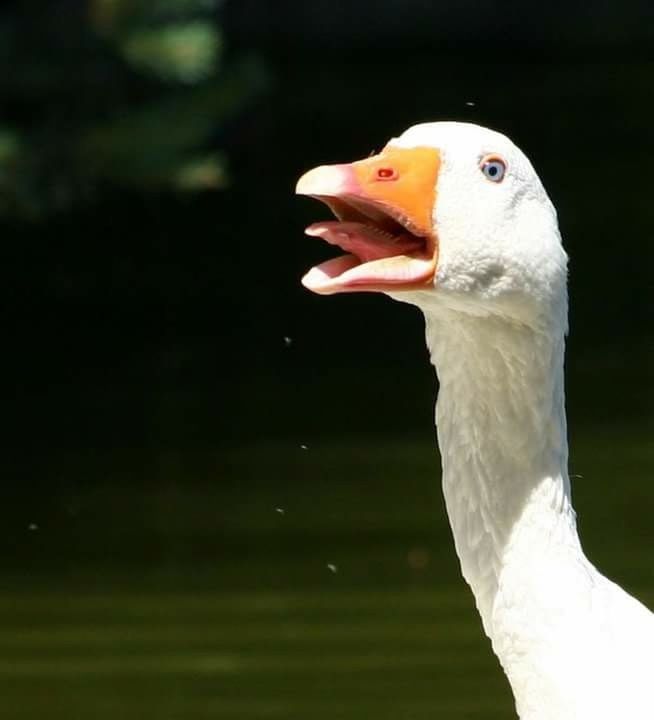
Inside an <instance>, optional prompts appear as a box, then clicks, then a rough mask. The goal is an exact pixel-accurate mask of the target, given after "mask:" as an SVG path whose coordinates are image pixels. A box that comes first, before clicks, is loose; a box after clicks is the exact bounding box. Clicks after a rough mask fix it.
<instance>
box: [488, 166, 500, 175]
mask: <svg viewBox="0 0 654 720" xmlns="http://www.w3.org/2000/svg"><path fill="white" fill-rule="evenodd" d="M499 171H500V169H499V168H498V167H497V165H489V166H488V174H489V175H490V176H491V177H495V176H496V175H497V173H498V172H499Z"/></svg>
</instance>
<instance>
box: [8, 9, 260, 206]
mask: <svg viewBox="0 0 654 720" xmlns="http://www.w3.org/2000/svg"><path fill="white" fill-rule="evenodd" d="M29 5H30V4H29V3H26V4H24V5H20V6H16V7H14V8H13V9H12V10H10V11H7V12H5V13H4V15H3V16H2V17H0V59H1V60H2V61H4V64H5V67H10V68H12V72H11V73H7V74H5V77H4V78H3V79H2V80H0V104H1V106H2V108H3V112H2V115H0V214H2V215H5V216H7V215H9V216H18V217H27V218H38V217H43V216H47V215H48V214H50V213H51V212H52V211H55V210H59V209H62V208H66V207H70V206H72V205H77V204H80V203H83V202H88V201H89V200H90V199H92V198H93V197H94V196H95V195H96V194H97V192H98V190H99V189H100V188H102V187H103V186H107V185H112V186H121V187H128V188H130V189H134V190H137V191H141V192H149V191H161V190H169V191H181V192H193V191H199V190H206V189H216V188H220V187H222V186H223V185H224V184H225V182H226V171H225V159H224V156H223V154H222V153H221V152H220V148H219V147H218V134H219V131H220V129H221V127H222V126H223V125H224V124H225V122H226V121H228V120H229V119H230V118H232V117H233V116H234V114H235V113H236V112H238V111H239V109H241V108H242V106H243V105H244V103H246V102H247V101H248V100H250V99H251V98H252V97H253V96H255V95H256V94H257V93H259V92H260V91H261V90H262V89H263V88H264V87H265V85H266V74H265V70H264V68H263V65H262V63H261V62H260V61H259V60H257V58H254V57H243V56H239V57H234V58H229V60H226V59H225V56H224V43H223V38H222V34H221V32H220V29H219V27H218V24H217V12H218V6H219V2H218V1H217V0H147V1H146V0H85V1H84V2H79V3H75V4H72V5H71V4H68V5H67V6H66V8H65V10H64V8H63V7H61V6H60V5H59V4H57V3H53V4H52V5H51V6H50V7H49V8H47V9H45V10H43V11H41V10H39V12H35V11H34V8H31V7H30V6H29Z"/></svg>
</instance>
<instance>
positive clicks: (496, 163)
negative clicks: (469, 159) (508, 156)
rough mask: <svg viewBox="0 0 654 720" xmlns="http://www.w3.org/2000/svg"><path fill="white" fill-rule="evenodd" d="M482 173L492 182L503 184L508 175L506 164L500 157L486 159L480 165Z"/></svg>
mask: <svg viewBox="0 0 654 720" xmlns="http://www.w3.org/2000/svg"><path fill="white" fill-rule="evenodd" d="M479 167H480V169H481V171H482V172H483V173H484V175H485V176H486V177H487V178H488V180H490V181H491V182H494V183H498V182H502V179H503V178H504V174H505V173H506V163H505V162H504V160H502V158H499V157H485V158H484V159H483V160H482V161H481V164H480V165H479Z"/></svg>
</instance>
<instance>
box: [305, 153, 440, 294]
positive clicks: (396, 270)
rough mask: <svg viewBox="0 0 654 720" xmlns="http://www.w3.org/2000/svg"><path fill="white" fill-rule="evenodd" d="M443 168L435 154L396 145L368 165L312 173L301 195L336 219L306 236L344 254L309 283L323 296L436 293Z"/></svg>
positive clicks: (366, 162)
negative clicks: (439, 191)
mask: <svg viewBox="0 0 654 720" xmlns="http://www.w3.org/2000/svg"><path fill="white" fill-rule="evenodd" d="M439 169H440V154H439V152H438V150H436V149H435V148H428V147H415V148H398V147H393V146H391V145H389V146H387V147H386V148H385V149H384V150H383V151H382V152H381V153H380V154H379V155H374V156H372V157H369V158H367V159H365V160H359V161H357V162H354V163H351V164H346V165H323V166H321V167H317V168H314V169H313V170H309V172H307V173H305V174H304V175H303V176H302V177H301V178H300V179H299V181H298V183H297V187H296V192H297V193H298V194H300V195H309V196H310V197H314V198H316V199H318V200H321V201H322V202H323V203H325V204H326V205H327V206H328V207H329V208H330V209H331V211H332V212H333V213H334V215H335V216H336V218H337V219H336V220H331V221H326V222H319V223H314V224H313V225H310V226H309V227H308V228H307V229H306V231H305V232H306V234H307V235H311V236H313V237H319V238H322V239H323V240H325V241H326V242H328V243H329V244H330V245H336V246H338V247H340V248H341V249H342V250H344V251H345V254H344V255H340V256H339V257H336V258H333V259H331V260H328V261H327V262H324V263H321V264H320V265H317V266H316V267H313V268H311V270H309V272H308V273H307V274H306V275H305V276H304V277H303V278H302V284H303V285H304V286H305V287H306V288H308V289H309V290H312V291H313V292H316V293H319V294H321V295H331V294H333V293H339V292H363V291H376V292H385V291H394V292H397V291H400V290H417V289H424V288H427V287H430V286H432V285H433V283H434V276H435V273H436V264H437V261H438V239H437V236H436V232H435V229H434V220H433V218H434V210H435V205H436V185H437V179H438V171H439Z"/></svg>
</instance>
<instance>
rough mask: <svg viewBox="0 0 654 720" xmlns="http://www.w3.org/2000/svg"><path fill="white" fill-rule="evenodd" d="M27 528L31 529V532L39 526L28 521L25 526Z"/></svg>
mask: <svg viewBox="0 0 654 720" xmlns="http://www.w3.org/2000/svg"><path fill="white" fill-rule="evenodd" d="M27 529H28V530H32V532H33V531H34V530H38V529H39V526H38V525H37V524H36V523H30V524H29V525H28V526H27Z"/></svg>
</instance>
